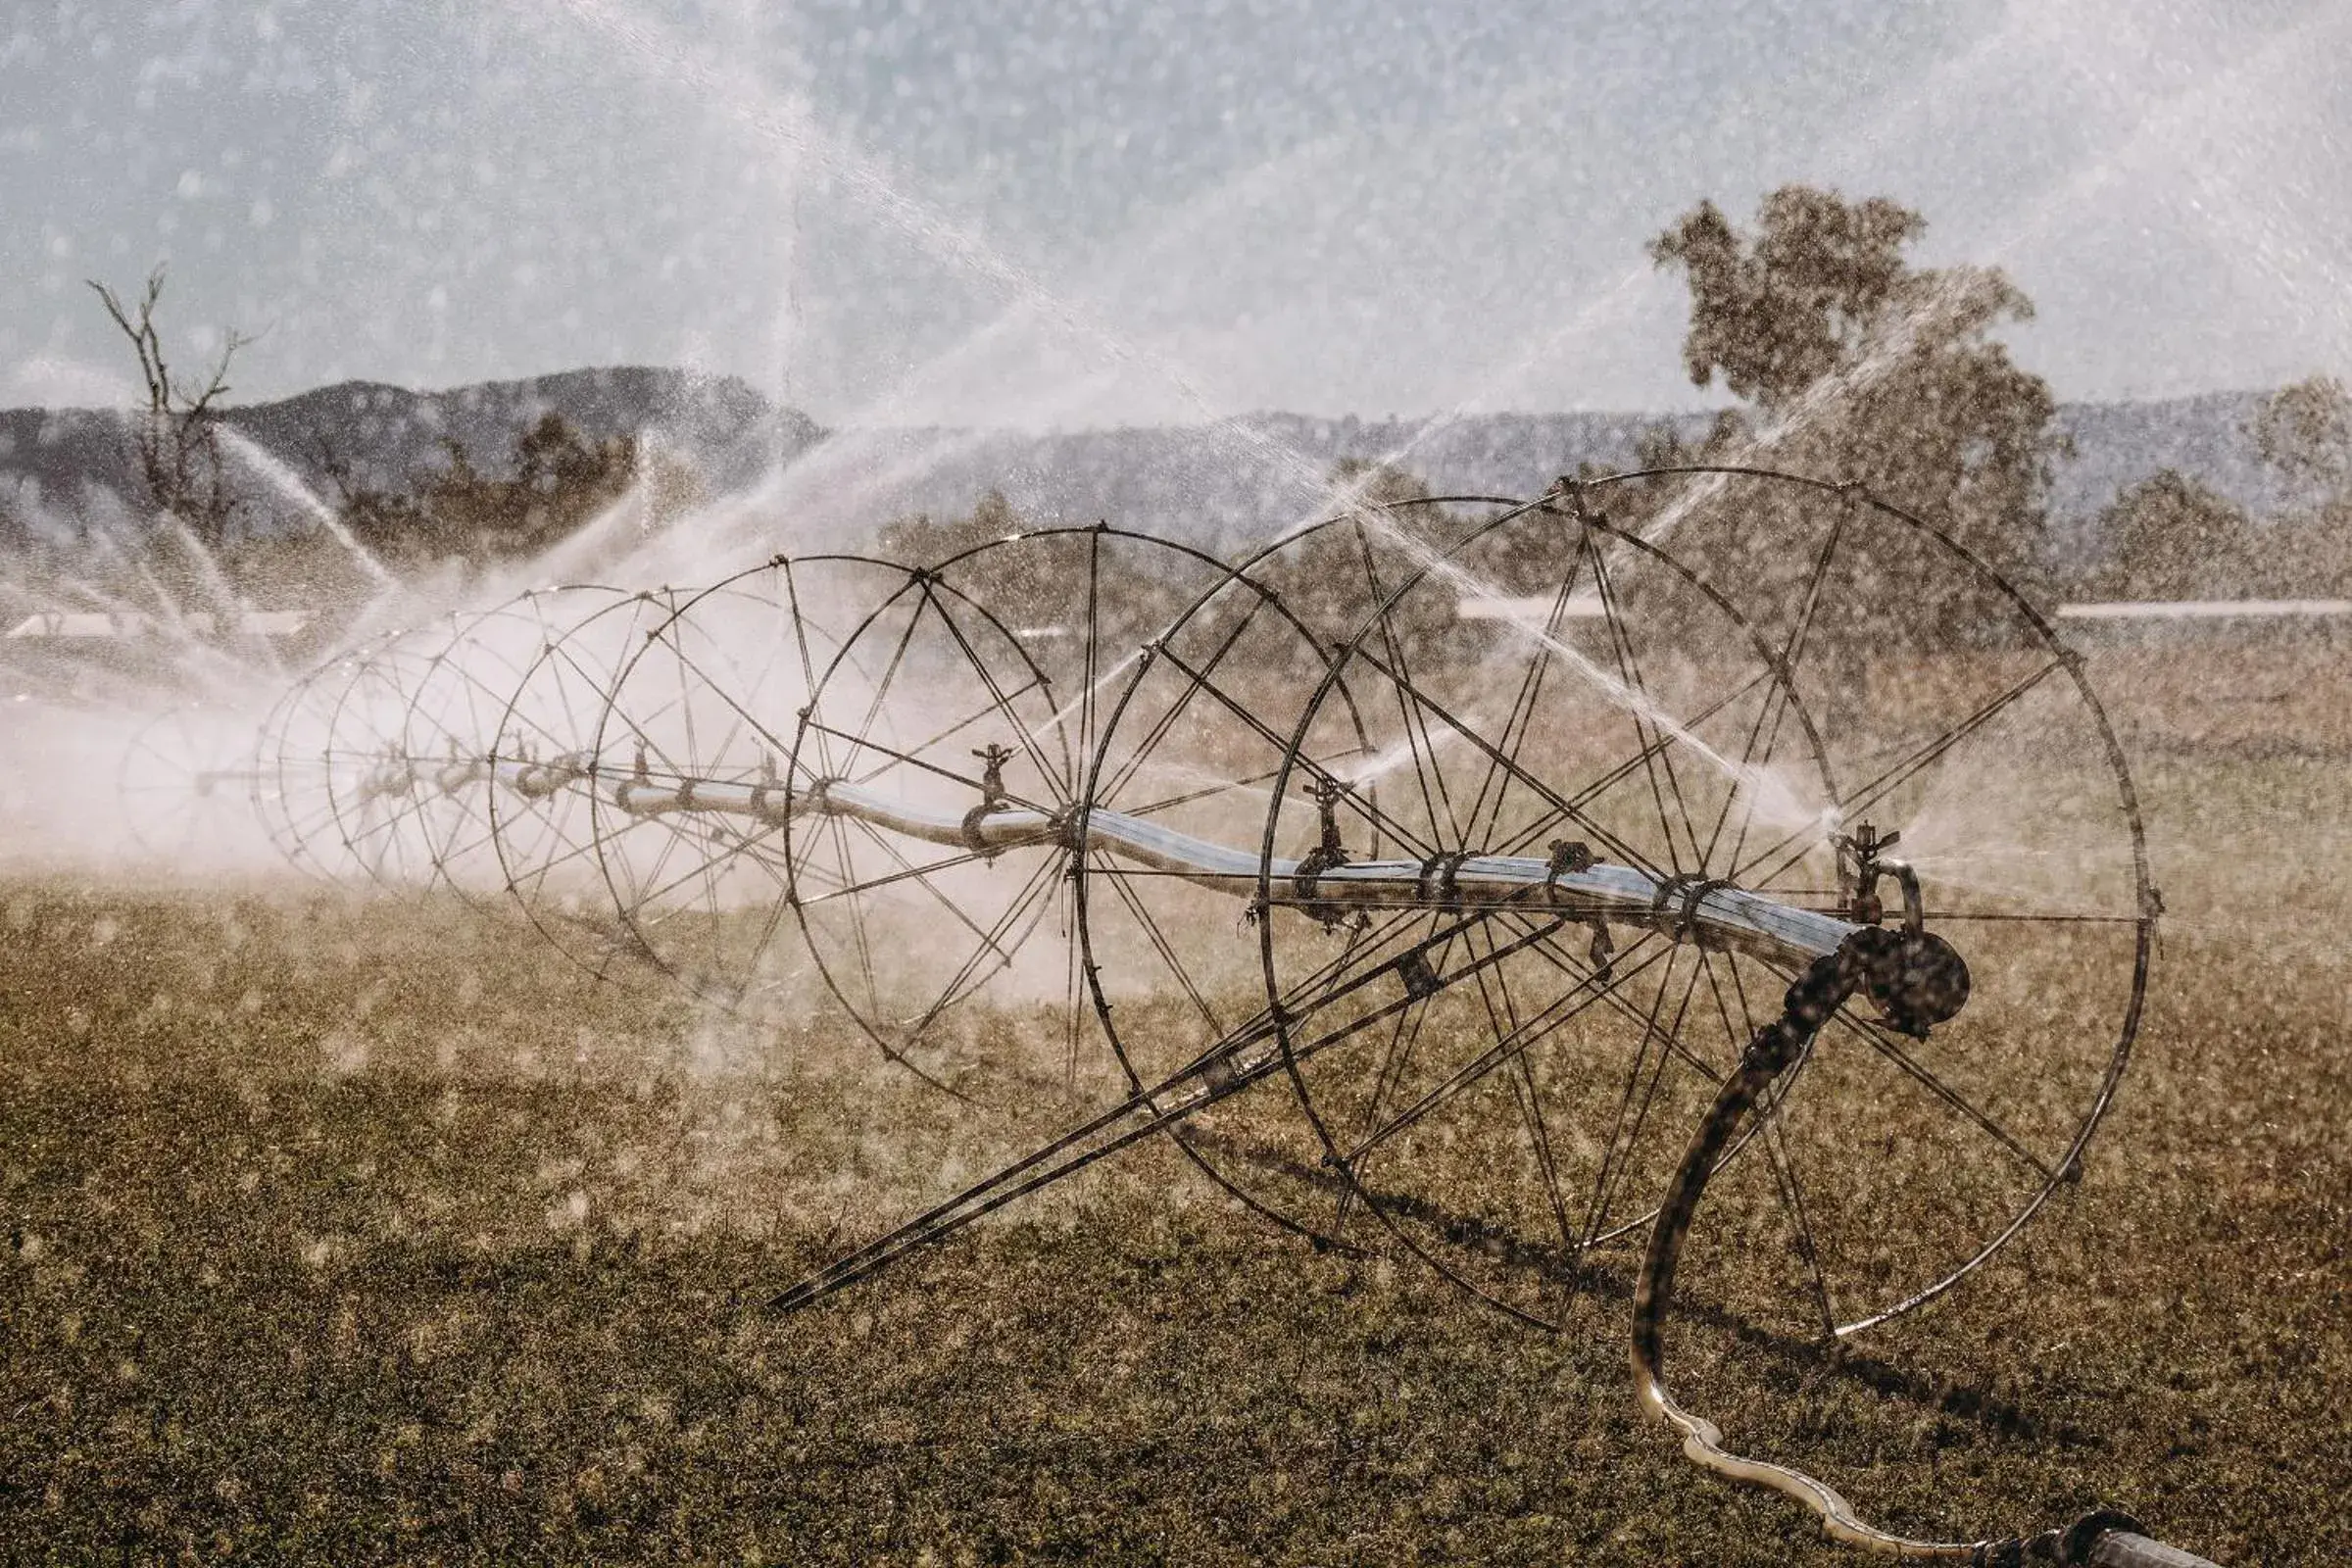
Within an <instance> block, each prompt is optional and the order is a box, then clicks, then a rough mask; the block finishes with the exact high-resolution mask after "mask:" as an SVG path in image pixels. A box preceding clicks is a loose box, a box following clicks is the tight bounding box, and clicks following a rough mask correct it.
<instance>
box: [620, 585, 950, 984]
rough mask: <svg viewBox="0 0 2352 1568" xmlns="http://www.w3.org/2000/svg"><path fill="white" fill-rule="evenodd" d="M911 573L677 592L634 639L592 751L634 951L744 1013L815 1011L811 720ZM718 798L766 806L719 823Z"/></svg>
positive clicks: (724, 816)
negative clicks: (859, 634) (711, 799)
mask: <svg viewBox="0 0 2352 1568" xmlns="http://www.w3.org/2000/svg"><path fill="white" fill-rule="evenodd" d="M905 570H906V568H904V567H902V566H900V565H898V564H895V563H891V562H886V561H880V560H876V559H874V558H871V557H864V556H852V555H816V556H800V557H786V556H779V557H776V558H774V559H773V560H771V561H769V562H766V563H763V564H760V565H759V566H755V567H752V568H749V569H747V570H745V571H741V572H738V573H735V574H734V575H732V576H729V577H727V578H724V579H722V580H721V581H719V582H717V583H715V584H712V585H710V586H708V587H704V588H699V589H695V590H692V591H682V592H679V593H677V594H676V596H675V599H674V605H673V608H672V609H671V610H670V612H669V613H667V614H666V615H662V616H659V617H653V618H651V619H649V621H648V623H647V624H645V625H644V626H643V628H642V630H641V632H640V633H639V634H638V635H637V636H636V637H635V638H634V641H633V646H632V647H631V649H630V650H629V652H628V653H627V654H626V655H625V657H623V658H622V660H621V661H620V663H619V667H618V668H617V669H616V671H615V672H614V675H613V681H612V683H611V686H610V688H609V689H608V692H607V694H606V700H605V702H604V704H603V705H602V708H601V710H600V711H599V713H598V716H597V718H596V721H595V724H594V725H593V729H592V733H591V735H590V736H589V737H588V739H587V741H586V743H585V745H584V746H583V748H582V750H583V753H584V755H585V756H586V757H587V758H588V759H589V760H590V766H591V769H592V771H591V773H590V774H589V775H588V776H587V777H586V778H585V779H584V781H583V783H582V786H581V787H582V788H583V789H584V790H585V792H586V793H587V795H588V797H589V803H588V811H589V825H590V835H591V839H592V842H593V846H594V856H595V859H596V863H597V865H598V867H599V869H600V872H601V874H602V876H603V878H604V881H605V883H606V887H607V897H608V903H609V905H610V907H612V908H613V911H614V913H615V915H616V917H617V919H618V920H619V922H620V925H621V928H622V930H623V932H624V933H625V936H626V940H627V941H628V943H629V945H630V946H631V947H632V948H633V949H634V951H635V952H636V953H637V954H638V955H639V956H641V957H643V958H644V959H645V960H646V961H647V962H649V963H650V964H652V965H653V966H654V967H655V968H656V969H657V970H659V971H660V972H662V974H665V975H667V976H668V977H669V978H670V979H671V980H672V981H673V982H674V983H676V984H678V985H680V986H682V987H684V988H685V989H686V990H687V991H688V992H689V993H690V994H692V995H694V996H695V997H697V998H699V999H701V1000H703V1001H706V1002H709V1003H711V1004H713V1005H718V1006H720V1007H722V1008H724V1009H726V1010H728V1011H730V1012H732V1013H735V1014H737V1015H740V1016H743V1017H746V1018H749V1019H753V1020H756V1021H759V1022H761V1023H763V1024H776V1023H780V1022H786V1021H790V1020H792V1019H794V1018H797V1017H801V1016H805V1015H806V1013H807V1012H808V1010H809V1004H810V1002H811V1000H812V998H811V992H812V990H813V989H814V981H813V977H812V976H811V975H810V973H809V968H810V965H809V959H808V956H807V954H806V952H805V951H804V949H803V947H802V945H801V943H800V942H799V940H798V939H797V937H796V936H795V935H794V934H793V933H792V931H791V928H790V927H789V925H788V924H787V923H786V908H787V899H786V894H787V890H788V888H789V887H790V885H791V881H792V872H791V868H790V864H789V860H788V857H787V853H786V842H785V824H784V820H783V810H782V808H783V804H784V802H785V800H786V798H787V794H788V792H787V789H786V778H787V775H788V773H789V771H790V767H791V757H792V745H793V725H794V722H795V715H796V714H797V713H798V711H800V710H801V709H802V708H803V707H805V706H806V705H807V703H808V702H809V692H810V690H811V689H812V687H813V684H814V675H815V672H816V671H819V670H821V669H822V668H824V667H825V666H826V665H827V664H829V663H830V662H832V661H833V659H834V656H835V654H836V652H837V651H838V650H839V649H840V648H841V646H842V645H843V642H844V640H845V639H846V638H847V637H848V635H849V634H850V631H851V629H852V628H853V627H854V626H856V625H857V624H858V622H859V621H860V620H861V619H862V618H863V617H864V616H865V615H866V613H868V611H869V609H870V607H871V606H872V605H873V604H874V603H876V602H877V601H878V600H879V599H881V598H882V597H884V596H886V595H887V594H888V593H890V592H891V591H892V590H893V588H894V587H896V586H897V585H898V584H900V583H902V582H903V581H904V578H905ZM711 787H715V788H719V789H724V790H731V791H733V792H734V794H735V795H736V796H737V797H739V798H740V799H741V800H743V801H744V802H745V803H746V804H748V805H749V806H751V807H752V808H753V809H749V810H736V811H712V810H710V809H704V805H703V804H702V803H700V802H698V801H697V799H696V797H695V794H694V792H695V790H696V789H697V788H711ZM771 807H772V809H771Z"/></svg>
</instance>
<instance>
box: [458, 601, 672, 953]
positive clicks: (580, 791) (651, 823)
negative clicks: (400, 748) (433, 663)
mask: <svg viewBox="0 0 2352 1568" xmlns="http://www.w3.org/2000/svg"><path fill="white" fill-rule="evenodd" d="M568 592H569V593H570V594H571V599H570V603H568V604H567V605H566V607H565V609H566V615H565V616H564V617H556V616H552V615H551V617H550V619H551V621H556V620H558V619H559V618H561V620H562V621H563V623H562V624H561V629H558V630H555V631H554V634H553V635H551V636H550V637H548V638H547V640H546V642H545V643H544V645H543V646H542V647H541V648H540V649H539V651H538V653H537V654H536V656H535V657H533V658H532V660H531V661H530V662H529V664H528V666H527V667H526V668H525V669H524V670H523V672H522V677H521V679H520V680H518V681H517V682H516V683H515V690H514V693H513V695H512V697H511V698H510V699H509V701H508V703H507V706H506V709H505V711H503V712H501V713H500V714H499V715H498V719H497V726H496V730H495V734H496V737H497V742H496V744H497V751H498V755H499V757H500V759H501V760H503V761H505V762H507V763H509V764H511V765H510V766H509V767H508V769H507V770H506V772H505V775H504V776H502V778H501V779H500V781H499V784H498V786H497V787H495V788H493V789H491V790H490V791H489V794H488V799H487V803H486V809H487V812H488V815H489V829H490V845H491V849H492V850H493V852H494V853H495V854H496V856H497V858H498V870H499V876H500V879H501V881H502V884H503V885H504V887H505V888H506V890H507V892H508V893H509V894H511V895H512V896H513V897H514V899H515V903H516V904H517V905H518V906H519V907H521V909H522V912H523V916H524V918H526V919H528V920H529V921H530V922H531V924H532V926H533V927H534V928H536V929H537V930H538V932H539V934H540V935H541V936H543V937H545V938H546V939H547V940H548V942H549V943H550V944H551V945H553V946H554V947H555V949H556V950H557V951H558V952H560V953H562V954H563V955H564V956H565V957H567V958H569V959H571V960H572V961H573V962H574V963H576V964H578V965H579V966H580V967H581V968H583V969H586V970H587V971H588V972H589V973H591V974H593V975H596V976H597V977H598V978H600V979H612V978H617V977H619V976H621V975H625V974H630V973H644V972H646V965H645V964H644V963H643V958H644V956H645V950H644V949H643V947H642V945H641V944H639V943H638V942H637V941H636V940H635V938H634V937H633V935H632V934H631V932H630V931H629V928H628V926H627V924H626V923H625V922H624V921H623V919H622V918H621V912H620V910H619V909H618V907H616V906H615V904H614V901H613V889H612V885H611V883H610V882H609V881H608V880H607V878H606V872H605V868H604V865H603V862H602V860H601V859H600V858H599V849H600V843H599V839H598V828H599V821H598V813H597V809H596V800H595V794H594V792H595V790H596V788H597V785H598V778H597V773H596V772H595V770H594V769H595V763H596V756H597V753H596V747H597V740H598V735H599V731H600V729H601V727H602V726H603V724H604V722H605V710H606V706H607V704H608V703H609V702H610V701H611V699H612V695H613V686H614V685H615V684H616V683H617V682H618V680H619V678H620V673H621V671H622V670H623V669H624V668H625V667H626V666H627V664H628V662H629V661H630V659H632V658H633V657H634V656H635V655H636V653H637V651H638V650H639V649H641V648H643V647H644V646H645V645H646V640H647V637H648V635H649V634H650V633H652V632H653V631H654V630H656V629H657V628H658V627H661V626H662V625H665V624H667V623H668V621H669V620H670V618H671V617H672V616H674V615H675V614H676V613H677V611H678V603H679V596H678V595H676V594H674V593H672V592H670V591H669V590H667V589H663V590H660V591H648V592H645V593H636V594H623V595H620V596H618V597H615V598H611V599H607V600H605V601H604V602H602V603H594V602H592V601H591V599H590V598H589V596H590V595H593V594H595V593H596V592H598V591H597V590H589V589H582V590H571V591H568ZM575 606H576V607H577V608H578V613H569V612H570V611H571V610H572V609H573V608H574V607H575ZM605 825H606V826H607V828H608V830H609V831H610V832H612V833H613V835H614V836H615V837H618V836H621V835H625V834H627V833H629V832H631V831H643V832H646V833H650V834H653V835H658V836H659V837H661V838H662V840H663V841H666V840H667V839H668V837H669V836H670V835H669V829H668V828H666V827H665V826H663V825H662V823H661V822H659V821H658V820H656V819H651V818H649V819H647V820H645V821H644V822H642V823H634V822H633V823H610V822H608V823H607V824H605ZM615 853H616V854H619V855H623V856H625V855H626V854H627V853H628V852H627V851H626V850H620V849H617V848H616V852H615Z"/></svg>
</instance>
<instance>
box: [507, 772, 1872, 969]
mask: <svg viewBox="0 0 2352 1568" xmlns="http://www.w3.org/2000/svg"><path fill="white" fill-rule="evenodd" d="M558 768H559V765H558V764H551V763H534V762H522V761H515V760H504V759H500V760H493V762H492V764H491V770H492V773H493V775H494V776H495V777H496V778H497V779H498V781H499V782H500V783H502V784H504V785H505V786H506V787H508V788H510V789H513V790H515V792H516V793H518V794H524V795H532V796H540V795H544V794H546V793H548V792H549V789H550V786H551V784H552V783H553V782H554V780H553V779H552V778H551V776H550V774H551V770H557V769H558ZM560 771H561V773H562V774H563V782H564V783H573V784H577V785H579V786H581V787H585V788H591V789H596V790H599V791H601V792H602V793H603V795H604V797H605V798H606V799H607V800H609V801H610V802H612V804H613V806H614V807H616V808H617V809H620V810H622V811H625V812H627V813H628V814H630V815H632V816H643V817H653V816H664V815H672V814H682V813H686V812H709V813H711V814H714V815H724V816H743V817H750V818H752V819H754V820H756V821H760V822H763V823H765V824H767V825H768V826H770V827H783V826H786V825H787V824H788V823H789V822H790V821H791V819H792V816H793V814H794V813H795V812H807V813H811V814H816V815H825V816H843V817H851V818H855V819H857V820H859V821H863V822H867V823H871V824H872V825H874V826H876V827H881V828H885V829H888V830H890V831H892V832H895V833H898V834H901V835H903V836H905V837H907V838H912V839H919V840H922V841H924V842H927V843H931V844H938V845H943V846H947V847H950V848H956V849H974V850H980V851H983V852H986V853H991V854H995V853H1001V852H1004V851H1006V850H1014V849H1021V848H1024V847H1028V846H1033V845H1054V846H1058V847H1062V848H1076V847H1078V846H1079V845H1081V844H1083V845H1084V846H1085V847H1087V848H1089V849H1101V850H1104V851H1107V852H1109V853H1111V854H1113V855H1116V856H1118V857H1119V858H1121V859H1123V860H1127V861H1130V862H1132V863H1134V864H1137V865H1141V866H1144V867H1146V868H1148V869H1151V870H1154V871H1159V872H1164V873H1166V874H1168V875H1171V876H1176V877H1180V878H1182V879H1184V880H1186V881H1189V882H1193V883H1196V884H1198V885H1200V886H1202V887H1207V888H1212V889H1215V890H1216V891H1218V892H1221V893H1227V894H1231V895H1233V896H1235V897H1237V898H1246V899H1254V898H1256V897H1257V896H1258V889H1259V888H1260V886H1261V883H1262V885H1263V886H1264V887H1265V888H1266V890H1267V891H1266V894H1265V898H1266V902H1267V903H1268V904H1269V905H1272V906H1276V907H1295V908H1307V909H1313V910H1318V911H1319V910H1323V909H1327V908H1348V909H1355V908H1379V907H1400V906H1423V907H1433V908H1444V909H1456V908H1458V909H1464V910H1475V909H1479V908H1500V907H1520V908H1524V907H1537V908H1541V909H1544V911H1546V912H1548V913H1556V914H1559V915H1562V916H1565V917H1567V918H1570V919H1573V920H1577V921H1581V922H1591V921H1600V922H1605V923H1607V924H1611V925H1626V926H1635V927H1642V928H1646V929H1650V930H1655V931H1659V932H1662V933H1664V934H1665V935H1668V936H1672V937H1676V938H1683V939H1690V940H1694V941H1698V942H1702V943H1705V944H1707V945H1709V946H1713V947H1717V948H1724V949H1732V950H1736V951H1739V952H1741V953H1745V954H1747V955H1749V956H1753V957H1756V958H1760V959H1764V960H1767V961H1773V962H1779V963H1784V964H1789V965H1794V966H1802V965H1804V964H1808V963H1811V962H1812V961H1813V960H1814V959H1816V958H1819V957H1822V956H1825V955H1828V954H1831V953H1835V952H1836V951H1838V945H1839V944H1840V943H1842V942H1843V941H1844V940H1845V939H1846V938H1847V937H1848V936H1850V935H1852V934H1853V933H1854V932H1855V931H1856V930H1858V929H1860V927H1859V926H1857V925H1856V924H1855V923H1854V922H1853V921H1850V920H1843V919H1839V918H1838V916H1836V915H1833V914H1827V913H1824V912H1822V911H1821V910H1818V909H1808V908H1804V907H1799V906H1796V905H1790V904H1784V903H1781V902H1779V901H1777V900H1774V899H1771V898H1767V897H1765V896H1763V895H1761V894H1756V893H1749V892H1745V891H1743V890H1741V889H1739V888H1735V887H1730V886H1727V885H1723V884H1719V883H1715V882H1698V881H1694V880H1691V879H1688V878H1684V879H1677V878H1673V877H1667V878H1658V877H1653V876H1651V875H1650V874H1648V873H1647V872H1645V871H1641V870H1637V869H1635V868H1634V867H1632V866H1625V865H1616V864H1611V863H1608V862H1593V863H1588V864H1585V865H1583V866H1582V867H1581V868H1577V867H1571V866H1567V865H1563V864H1561V863H1560V862H1559V861H1558V859H1557V858H1551V859H1544V858H1536V857H1532V856H1505V855H1470V856H1464V857H1462V858H1459V859H1458V861H1457V860H1456V859H1454V858H1452V857H1446V863H1447V865H1448V866H1449V867H1450V869H1449V871H1448V872H1447V874H1446V875H1445V876H1444V877H1442V878H1439V877H1433V876H1432V875H1431V867H1430V865H1429V864H1428V863H1426V862H1424V861H1421V860H1352V861H1347V862H1343V863H1341V864H1338V865H1332V866H1326V867H1319V868H1318V867H1316V866H1313V865H1310V864H1309V863H1308V862H1307V861H1305V860H1301V859H1290V858H1275V859H1273V860H1271V861H1268V862H1263V863H1262V864H1261V862H1260V859H1259V858H1258V856H1257V854H1256V853H1255V852H1254V851H1251V850H1245V849H1239V848H1236V847H1234V846H1232V845H1227V844H1219V843H1217V842H1215V841H1214V840H1210V839H1203V838H1199V837H1196V836H1194V835H1193V834H1189V833H1181V832H1178V831H1176V830H1175V829H1173V828H1170V827H1167V826H1165V825H1163V824H1161V823H1158V822H1153V821H1151V820H1149V819H1147V818H1144V817H1139V816H1133V815H1130V814H1128V813H1126V812H1124V811H1113V810H1107V809H1102V808H1099V807H1098V808H1093V809H1087V810H1084V811H1069V812H1048V811H1042V810H1039V809H1036V808H1035V807H1028V806H1012V805H1001V806H998V807H996V808H994V809H990V810H986V811H980V812H969V811H957V810H955V809H952V808H933V807H923V806H917V805H914V804H912V803H909V802H907V801H905V800H902V799H900V798H898V797H896V796H891V795H886V794H883V793H882V792H880V791H877V790H871V789H867V788H865V787H863V786H861V785H858V784H852V783H849V782H847V781H844V780H839V779H829V780H823V781H820V782H818V783H815V784H811V785H809V786H807V787H806V788H802V789H798V790H793V791H787V790H785V789H784V788H782V787H781V786H779V785H775V784H769V783H757V784H746V783H741V782H737V781H733V780H724V779H711V778H684V779H663V780H660V781H654V780H649V779H643V778H638V777H636V776H634V775H633V774H627V773H622V774H618V775H614V774H613V773H610V772H607V771H603V770H599V769H596V768H592V767H588V766H585V765H583V764H580V763H578V762H576V761H573V760H566V761H564V763H562V764H561V766H560Z"/></svg>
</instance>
